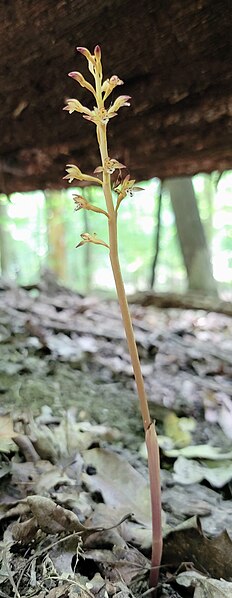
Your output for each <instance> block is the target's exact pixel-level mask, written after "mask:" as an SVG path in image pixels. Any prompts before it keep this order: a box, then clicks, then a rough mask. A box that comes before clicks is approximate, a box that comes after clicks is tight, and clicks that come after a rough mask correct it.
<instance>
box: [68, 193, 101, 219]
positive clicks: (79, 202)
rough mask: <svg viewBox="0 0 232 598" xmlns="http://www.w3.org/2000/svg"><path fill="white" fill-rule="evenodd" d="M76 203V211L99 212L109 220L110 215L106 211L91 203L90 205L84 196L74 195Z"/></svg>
mask: <svg viewBox="0 0 232 598" xmlns="http://www.w3.org/2000/svg"><path fill="white" fill-rule="evenodd" d="M73 199H74V202H75V205H76V207H75V210H76V211H78V210H81V209H82V208H83V209H84V210H90V211H91V212H97V213H98V214H104V215H105V216H107V218H109V214H108V213H107V212H106V211H105V210H102V209H101V208H98V206H94V205H92V204H91V203H89V202H88V201H87V199H85V198H84V197H82V195H74V196H73Z"/></svg>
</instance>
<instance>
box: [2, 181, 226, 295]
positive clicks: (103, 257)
mask: <svg viewBox="0 0 232 598" xmlns="http://www.w3.org/2000/svg"><path fill="white" fill-rule="evenodd" d="M217 178H218V177H216V175H215V173H213V174H212V175H205V174H199V175H197V176H195V177H194V178H193V183H194V189H195V193H196V196H197V200H198V206H199V212H200V216H201V219H202V222H203V224H204V227H205V231H206V235H207V238H208V242H209V246H210V249H211V254H212V260H213V266H214V275H215V278H216V280H218V281H219V283H221V285H222V288H225V289H226V288H227V287H228V288H229V285H230V283H231V265H232V258H231V255H232V203H231V190H232V172H231V171H230V172H226V173H224V174H223V175H222V177H221V178H220V180H219V182H218V186H217V187H216V182H217ZM141 187H143V189H144V191H140V192H139V193H135V194H134V196H133V197H129V196H128V197H127V199H126V200H124V202H123V206H122V208H121V209H120V211H119V215H118V219H119V249H120V257H121V265H122V270H123V276H124V280H125V283H126V288H127V290H128V291H129V292H130V291H134V290H135V289H140V290H142V289H146V288H147V287H148V284H149V279H150V268H151V263H152V258H153V253H154V239H155V233H156V226H157V222H156V212H157V201H158V193H159V181H158V179H152V180H151V181H147V182H142V183H141ZM75 193H77V194H78V193H81V194H82V195H83V196H84V197H85V198H86V199H87V200H88V201H89V202H91V203H93V204H96V205H99V206H100V207H102V208H103V207H104V201H103V195H102V190H101V189H100V188H99V187H86V188H85V189H83V188H82V189H80V188H73V187H72V188H70V187H69V188H68V189H67V190H64V191H62V192H57V197H56V198H55V200H56V201H57V202H59V203H62V206H63V208H62V219H63V222H64V229H65V250H66V262H67V272H66V277H65V280H63V281H62V282H64V283H65V284H67V285H70V286H71V287H74V288H75V289H77V290H79V291H80V292H85V291H86V290H87V289H88V286H89V285H90V287H91V288H92V289H93V290H94V289H102V288H104V289H106V290H108V291H112V290H113V288H114V284H113V279H112V274H111V272H110V268H109V260H108V254H107V252H105V250H104V248H103V247H100V246H98V247H93V246H92V245H91V244H88V245H86V246H84V247H83V248H82V250H81V251H76V252H75V251H74V250H73V248H74V247H75V246H76V245H77V243H78V242H79V238H80V234H81V233H83V232H84V231H86V230H88V231H89V232H90V233H93V232H96V233H97V235H98V236H99V237H100V238H103V239H107V222H106V218H105V217H104V216H101V214H96V213H94V212H89V211H88V212H87V211H84V210H80V211H78V212H74V203H73V195H74V194H75ZM3 199H4V198H3ZM53 201H54V200H53ZM4 205H5V206H6V214H7V218H6V217H5V216H4V219H3V220H2V223H0V224H1V226H2V227H4V229H5V230H6V231H7V234H8V238H10V243H9V242H8V246H10V254H11V255H10V268H9V273H8V274H9V276H10V277H11V278H16V279H17V280H18V282H19V283H22V284H29V283H32V282H35V281H36V280H38V277H39V272H40V271H41V270H42V269H43V268H44V267H47V265H48V264H47V254H48V238H47V217H48V214H47V210H46V198H45V195H44V194H43V193H42V192H41V191H37V192H34V193H24V194H22V193H15V194H13V195H12V196H11V198H10V202H9V201H5V202H4ZM185 286H186V274H185V269H184V266H183V260H182V254H181V250H180V246H179V241H178V237H177V232H176V227H175V220H174V215H173V212H172V207H171V204H170V200H169V196H168V194H166V193H165V192H164V193H163V197H162V209H161V238H160V248H159V257H158V264H157V274H156V289H157V290H170V291H171V290H175V291H181V290H184V289H185Z"/></svg>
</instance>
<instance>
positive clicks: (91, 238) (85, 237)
mask: <svg viewBox="0 0 232 598" xmlns="http://www.w3.org/2000/svg"><path fill="white" fill-rule="evenodd" d="M81 238H82V241H80V243H78V245H76V247H81V246H82V245H85V243H94V244H95V245H103V246H104V247H107V249H109V245H107V243H105V241H102V239H99V238H98V237H97V235H96V233H93V234H92V235H90V234H89V233H82V235H81Z"/></svg>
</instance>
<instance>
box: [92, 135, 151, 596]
mask: <svg viewBox="0 0 232 598" xmlns="http://www.w3.org/2000/svg"><path fill="white" fill-rule="evenodd" d="M97 138H98V143H99V148H100V153H101V159H102V165H103V166H104V162H105V160H106V159H107V158H108V149H107V137H106V125H99V126H98V129H97ZM103 191H104V195H105V200H106V205H107V210H108V214H109V219H108V227H109V245H110V262H111V266H112V271H113V275H114V280H115V286H116V290H117V295H118V301H119V305H120V309H121V314H122V319H123V324H124V328H125V333H126V338H127V343H128V349H129V353H130V356H131V362H132V366H133V370H134V376H135V381H136V386H137V391H138V396H139V401H140V409H141V413H142V418H143V426H144V431H145V440H146V445H147V453H148V468H149V477H150V492H151V506H152V532H153V533H152V537H153V542H152V561H151V573H150V585H151V587H156V586H157V582H158V578H159V566H160V561H161V555H162V523H161V490H160V462H159V446H158V441H157V435H156V431H155V426H154V424H153V422H152V421H151V417H150V413H149V408H148V402H147V397H146V392H145V388H144V380H143V376H142V372H141V365H140V361H139V356H138V350H137V346H136V342H135V337H134V331H133V327H132V322H131V317H130V312H129V308H128V303H127V298H126V293H125V288H124V283H123V279H122V275H121V269H120V264H119V258H118V242H117V212H116V210H115V209H114V204H113V200H112V192H111V182H110V175H109V174H108V173H107V172H103Z"/></svg>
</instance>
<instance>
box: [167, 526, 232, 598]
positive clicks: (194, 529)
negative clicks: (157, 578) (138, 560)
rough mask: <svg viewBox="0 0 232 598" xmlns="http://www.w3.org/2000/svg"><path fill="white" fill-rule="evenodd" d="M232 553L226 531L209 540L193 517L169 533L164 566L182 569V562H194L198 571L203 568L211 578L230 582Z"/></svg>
mask: <svg viewBox="0 0 232 598" xmlns="http://www.w3.org/2000/svg"><path fill="white" fill-rule="evenodd" d="M231 551H232V541H231V539H230V537H229V535H228V533H227V532H226V531H223V532H222V533H221V534H219V536H217V537H215V538H207V536H205V535H204V534H203V532H202V528H201V524H200V521H199V519H198V518H195V517H192V518H191V519H190V520H188V521H185V522H183V523H182V524H181V525H179V526H177V527H176V528H175V529H174V530H172V531H170V532H169V533H167V535H166V537H165V539H164V549H163V563H172V566H173V567H179V565H180V563H184V562H193V564H194V565H195V567H196V568H198V569H199V567H200V568H202V569H203V570H205V571H207V572H208V574H209V575H211V576H212V577H215V578H221V577H223V578H224V579H226V580H230V579H231V577H232V561H231ZM207 598H208V596H207Z"/></svg>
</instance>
